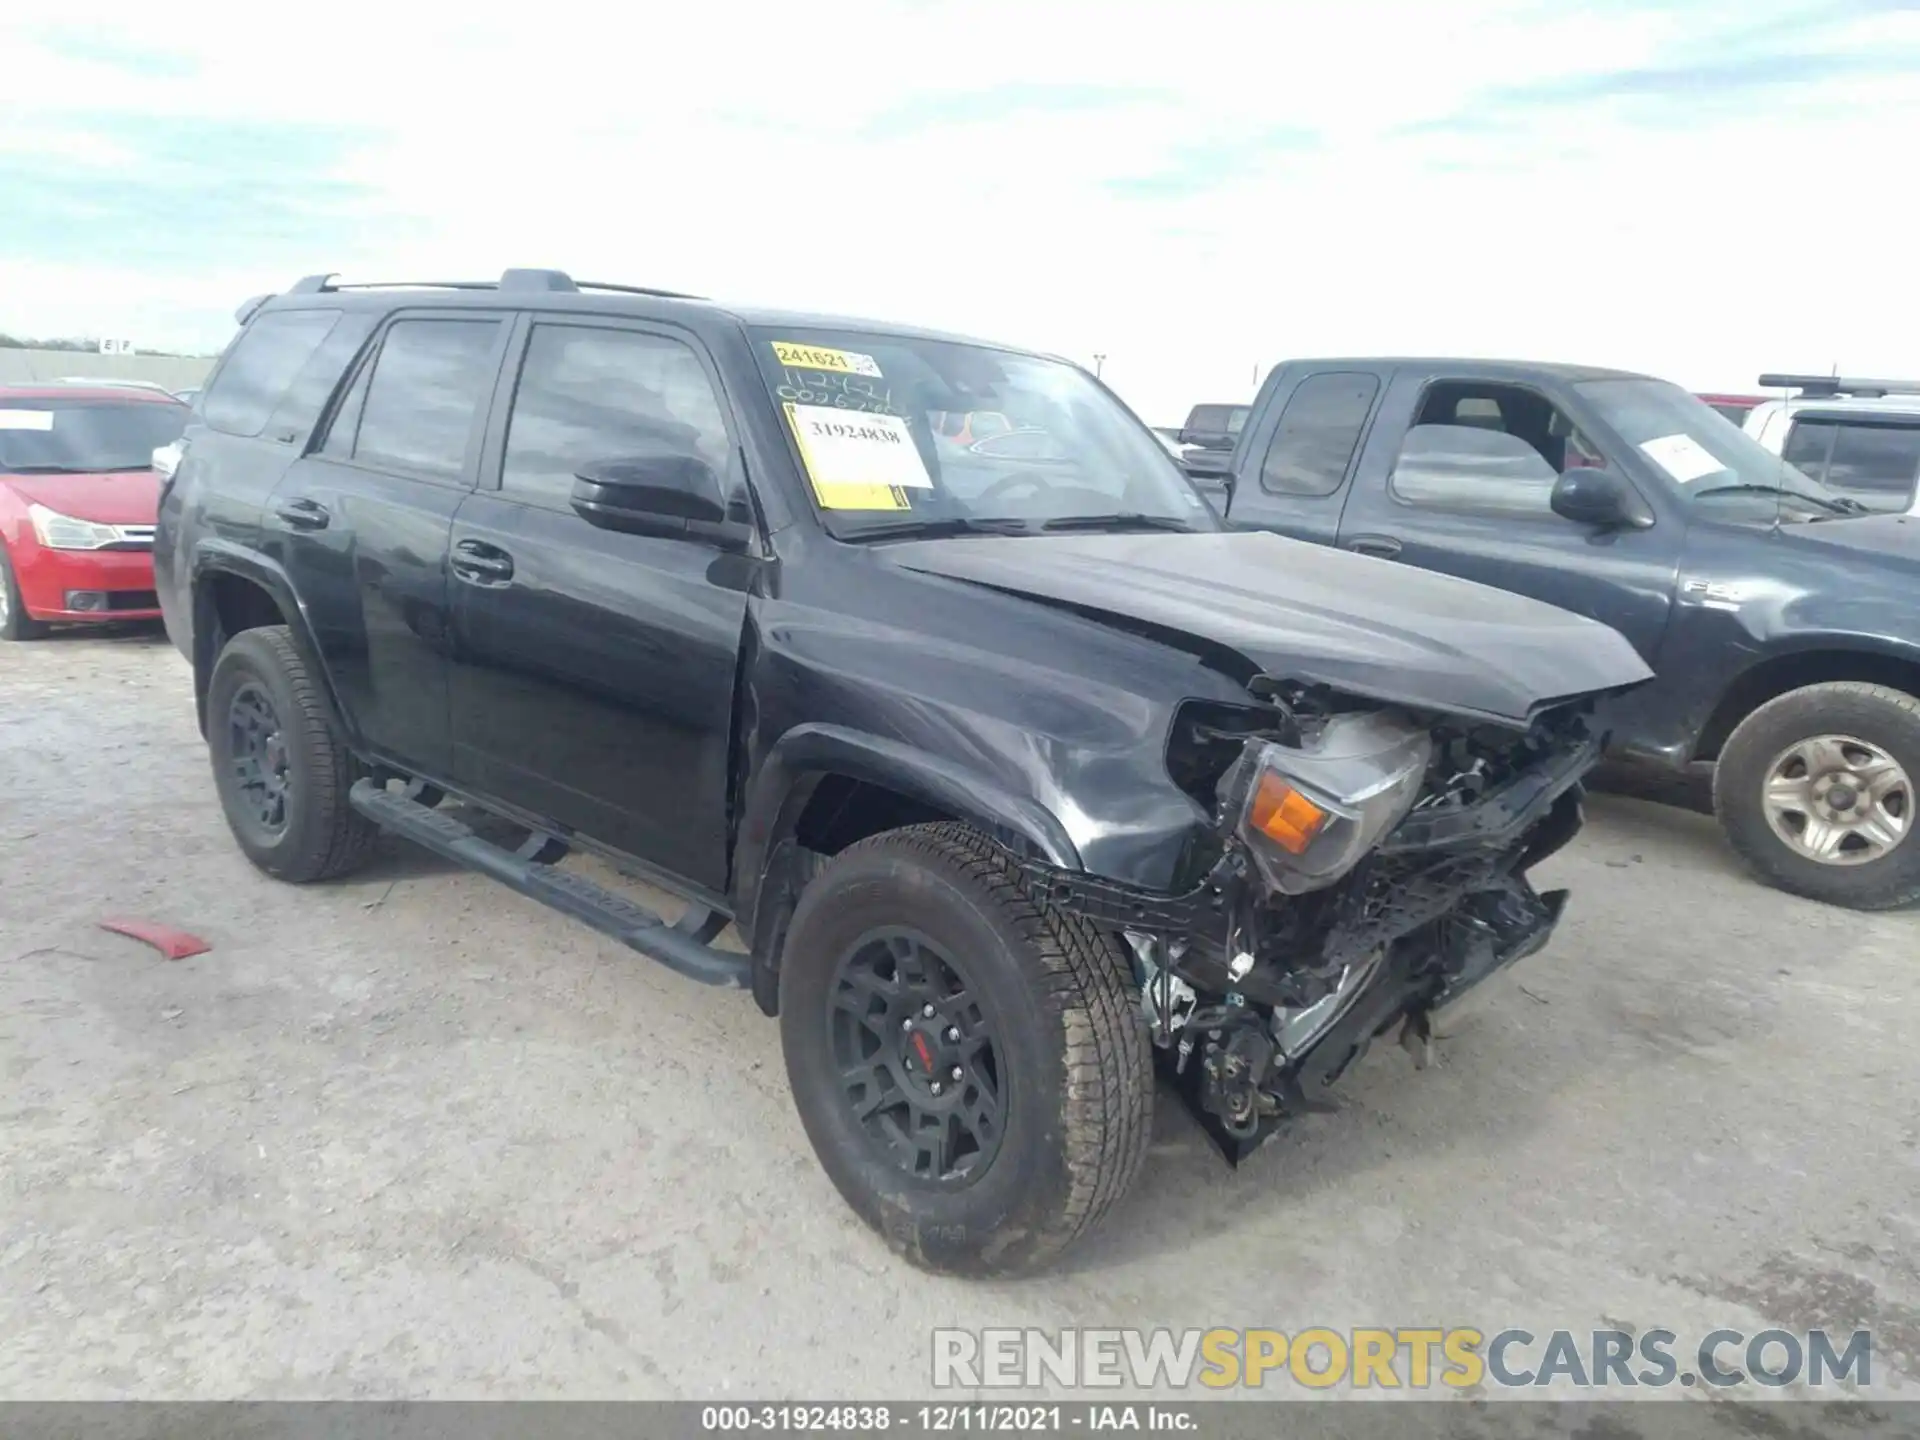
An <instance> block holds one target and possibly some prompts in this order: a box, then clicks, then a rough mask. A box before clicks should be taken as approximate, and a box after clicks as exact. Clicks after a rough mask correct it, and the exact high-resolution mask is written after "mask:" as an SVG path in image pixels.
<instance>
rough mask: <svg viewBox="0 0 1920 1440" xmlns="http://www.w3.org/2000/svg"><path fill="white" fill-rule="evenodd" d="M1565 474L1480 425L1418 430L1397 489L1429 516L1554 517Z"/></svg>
mask: <svg viewBox="0 0 1920 1440" xmlns="http://www.w3.org/2000/svg"><path fill="white" fill-rule="evenodd" d="M1559 478H1560V476H1559V472H1558V471H1556V470H1555V469H1554V468H1553V466H1551V465H1549V464H1548V463H1547V462H1546V459H1545V457H1543V456H1542V455H1541V454H1540V452H1539V451H1538V450H1536V449H1535V448H1534V447H1533V446H1531V445H1529V444H1528V443H1527V442H1526V441H1524V440H1522V439H1520V438H1519V437H1518V436H1516V435H1508V434H1506V433H1505V432H1504V431H1500V430H1486V429H1482V428H1481V427H1479V426H1477V425H1416V426H1414V427H1413V429H1411V430H1409V431H1408V432H1407V438H1406V439H1405V440H1404V441H1402V442H1401V445H1400V458H1399V459H1398V460H1397V461H1396V462H1395V464H1394V469H1393V479H1392V481H1391V487H1392V490H1393V493H1394V495H1395V496H1396V497H1398V498H1399V499H1401V500H1403V501H1405V502H1406V503H1407V504H1409V505H1417V506H1420V507H1422V508H1423V509H1429V510H1464V511H1468V512H1470V513H1473V514H1483V515H1503V516H1516V517H1520V518H1524V519H1532V520H1539V519H1545V518H1547V517H1550V516H1551V515H1552V514H1553V507H1552V505H1551V503H1550V501H1551V499H1552V496H1553V486H1554V482H1555V481H1556V480H1558V479H1559Z"/></svg>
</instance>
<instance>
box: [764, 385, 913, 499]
mask: <svg viewBox="0 0 1920 1440" xmlns="http://www.w3.org/2000/svg"><path fill="white" fill-rule="evenodd" d="M785 409H786V412H787V423H788V424H789V425H791V426H792V427H793V435H794V439H795V440H797V441H798V442H799V445H800V458H801V460H802V461H804V462H805V464H806V467H807V478H808V479H809V480H810V481H812V482H813V493H814V494H815V495H816V496H817V497H818V498H819V500H820V508H821V509H823V510H908V509H911V508H912V505H913V502H912V501H911V500H910V499H909V498H908V496H907V491H909V490H931V489H933V478H932V477H931V476H930V475H928V474H927V466H926V462H925V461H923V460H922V459H921V458H920V450H919V447H918V446H916V445H915V444H914V443H913V434H912V432H911V431H909V430H908V429H907V422H906V421H904V420H902V419H901V418H900V417H899V416H897V415H857V416H856V415H850V414H848V413H847V412H846V411H843V410H833V409H829V408H827V407H826V406H824V405H795V404H793V403H792V402H791V401H789V402H788V403H787V404H786V406H785Z"/></svg>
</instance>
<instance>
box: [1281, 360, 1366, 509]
mask: <svg viewBox="0 0 1920 1440" xmlns="http://www.w3.org/2000/svg"><path fill="white" fill-rule="evenodd" d="M1379 393H1380V382H1379V381H1378V380H1376V379H1375V378H1374V377H1373V376H1371V375H1360V374H1351V373H1345V372H1340V373H1329V374H1324V375H1309V376H1308V377H1307V378H1306V379H1305V380H1302V381H1301V382H1300V384H1299V386H1298V387H1296V388H1295V390H1294V392H1293V394H1292V395H1291V396H1290V397H1289V398H1288V400H1287V405H1286V408H1285V409H1284V410H1282V411H1281V412H1280V423H1279V424H1278V425H1277V426H1276V427H1275V429H1274V432H1273V442H1272V443H1271V444H1270V445H1268V446H1267V456H1266V459H1265V460H1263V461H1262V462H1261V464H1260V485H1261V488H1262V489H1264V490H1268V491H1271V492H1273V493H1274V494H1276V495H1309V496H1312V495H1331V494H1333V492H1334V491H1336V490H1338V489H1339V488H1340V486H1341V485H1342V484H1343V483H1344V482H1345V480H1346V478H1347V468H1348V467H1349V466H1350V465H1351V464H1352V463H1353V452H1354V450H1355V449H1356V448H1357V447H1358V446H1359V444H1360V432H1361V431H1363V430H1365V429H1366V427H1367V416H1368V415H1369V414H1370V413H1372V410H1373V401H1374V397H1375V396H1377V395H1378V394H1379Z"/></svg>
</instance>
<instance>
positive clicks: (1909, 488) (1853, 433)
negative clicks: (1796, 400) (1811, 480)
mask: <svg viewBox="0 0 1920 1440" xmlns="http://www.w3.org/2000/svg"><path fill="white" fill-rule="evenodd" d="M1916 472H1920V426H1913V425H1842V426H1841V427H1840V433H1839V434H1837V435H1835V436H1834V437H1833V454H1832V456H1831V457H1830V458H1829V459H1828V461H1827V484H1829V485H1831V486H1832V487H1833V488H1834V489H1836V490H1841V491H1845V492H1847V493H1850V494H1853V495H1856V496H1857V497H1858V498H1859V499H1861V500H1862V501H1864V502H1867V503H1869V504H1874V506H1875V508H1876V509H1899V510H1904V509H1905V508H1906V506H1907V501H1908V500H1909V499H1911V498H1912V495H1913V485H1914V478H1915V474H1916Z"/></svg>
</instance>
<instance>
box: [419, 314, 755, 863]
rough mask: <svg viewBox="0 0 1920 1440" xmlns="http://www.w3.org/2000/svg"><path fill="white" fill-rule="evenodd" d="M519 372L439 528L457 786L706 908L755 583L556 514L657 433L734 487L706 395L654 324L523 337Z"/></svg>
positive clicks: (590, 323) (696, 552)
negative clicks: (589, 478)
mask: <svg viewBox="0 0 1920 1440" xmlns="http://www.w3.org/2000/svg"><path fill="white" fill-rule="evenodd" d="M514 351H515V355H516V357H518V358H517V359H516V360H515V361H512V362H510V363H509V364H508V365H507V366H506V368H505V371H504V372H503V374H502V377H501V380H500V388H499V393H498V395H497V396H496V398H495V401H494V406H493V412H494V420H493V425H492V428H491V430H490V433H489V435H488V437H487V448H486V458H485V460H484V462H483V465H482V472H481V483H480V488H479V489H478V490H477V491H476V492H475V493H474V494H472V495H471V496H469V497H468V498H467V499H466V501H465V502H464V503H463V504H462V505H461V507H460V511H459V513H458V515H457V516H455V518H454V524H453V545H452V558H451V562H450V568H451V570H452V577H453V578H452V590H453V601H452V615H453V635H454V647H455V660H454V665H453V673H452V685H451V689H452V708H453V726H452V728H453V752H454V781H455V783H456V784H458V785H461V786H465V787H468V788H470V789H471V790H473V791H474V792H475V793H476V794H478V795H479V796H481V797H482V798H483V799H490V800H494V801H496V802H500V803H503V804H505V805H507V806H510V807H512V808H514V809H516V810H518V811H520V812H522V813H523V814H525V815H527V816H528V817H531V818H534V819H538V820H540V821H543V822H545V823H547V824H549V825H550V826H552V827H553V828H556V829H559V830H562V831H566V832H578V833H579V834H582V835H584V836H586V837H587V838H588V839H590V840H596V841H598V842H600V843H601V844H603V845H607V846H610V847H612V848H614V849H616V850H618V851H621V852H622V853H624V854H626V855H629V856H632V857H634V858H635V859H638V860H640V861H642V862H645V863H646V864H647V865H648V866H650V867H652V868H653V869H655V870H657V871H659V872H661V873H662V874H663V875H665V876H666V877H669V878H671V879H673V880H675V881H677V882H681V883H682V884H683V885H684V884H686V883H688V882H691V884H692V885H693V886H694V887H698V888H700V889H702V890H704V891H706V892H708V893H715V892H719V891H721V890H724V888H725V886H726V881H727V838H728V825H727V816H728V810H729V807H728V803H727V802H728V756H729V753H730V745H731V741H732V733H733V702H734V679H735V676H736V674H737V673H738V670H739V663H740V646H741V638H742V633H743V629H744V626H745V622H746V609H747V595H746V589H745V585H744V583H743V582H742V579H741V577H742V575H743V574H744V573H745V571H746V570H748V569H750V568H751V563H752V562H751V561H746V560H745V559H744V557H741V556H737V555H724V554H722V553H721V552H720V551H718V550H716V549H714V548H713V547H712V546H711V545H708V544H705V543H702V542H701V541H698V540H694V539H685V538H677V539H668V538H662V537H657V536H650V535H633V534H624V533H619V532H616V531H611V530H604V529H601V528H599V527H597V526H595V525H591V524H589V523H588V522H587V521H586V520H583V519H582V518H581V517H580V516H579V515H578V514H576V513H575V512H574V510H573V506H572V504H571V495H572V491H573V483H574V472H575V470H576V469H578V468H579V467H580V466H581V465H583V464H586V463H588V462H590V461H595V460H602V461H604V460H613V459H619V458H621V457H622V455H623V454H632V453H634V451H635V450H636V449H639V448H641V447H642V446H645V445H649V444H650V445H657V444H658V443H659V441H660V439H661V438H662V437H663V435H668V434H670V435H673V436H676V437H678V438H680V439H682V440H684V441H686V442H688V443H690V444H691V445H692V447H693V448H694V449H695V451H696V452H697V453H698V454H700V455H701V456H702V458H704V459H706V460H707V461H708V462H709V463H710V464H711V465H712V466H713V468H714V470H715V471H716V473H718V474H719V475H721V476H722V477H723V479H724V480H726V481H728V482H730V483H731V484H732V485H734V486H736V487H743V486H744V477H743V476H742V474H741V470H740V465H739V462H738V460H737V459H736V458H735V457H736V456H737V455H738V453H739V452H738V446H737V444H736V443H735V442H734V440H733V439H732V438H731V436H732V434H733V429H732V427H731V425H730V423H729V421H728V419H727V418H726V413H725V408H724V406H723V403H722V401H721V398H720V397H721V393H722V392H721V389H720V387H719V385H718V383H717V375H716V373H715V372H714V370H713V366H712V362H711V360H710V358H709V357H708V356H707V355H706V354H705V352H704V351H703V350H702V349H701V347H700V346H699V345H698V343H697V342H696V341H695V339H694V338H693V337H692V336H691V335H688V334H686V333H684V332H682V331H679V330H677V329H674V328H671V327H668V326H663V325H652V324H642V323H625V322H618V321H610V320H603V319H597V318H586V317H581V318H578V319H575V318H571V317H569V318H567V319H566V320H565V321H564V322H562V321H560V320H557V319H553V318H548V317H532V318H531V319H530V320H523V321H522V322H521V326H520V331H519V333H518V335H517V336H516V339H515V341H514Z"/></svg>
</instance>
